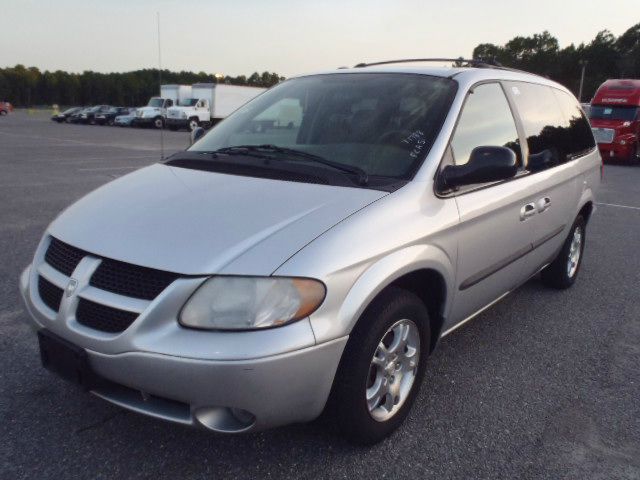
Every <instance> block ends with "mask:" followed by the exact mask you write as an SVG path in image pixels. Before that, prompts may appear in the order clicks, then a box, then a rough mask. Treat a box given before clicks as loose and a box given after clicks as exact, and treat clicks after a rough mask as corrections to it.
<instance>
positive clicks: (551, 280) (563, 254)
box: [541, 215, 587, 290]
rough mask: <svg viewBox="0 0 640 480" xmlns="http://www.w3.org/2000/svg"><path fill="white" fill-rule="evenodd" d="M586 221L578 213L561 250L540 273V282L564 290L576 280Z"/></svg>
mask: <svg viewBox="0 0 640 480" xmlns="http://www.w3.org/2000/svg"><path fill="white" fill-rule="evenodd" d="M586 227H587V223H586V221H585V219H584V217H582V215H578V217H577V218H576V220H575V222H573V226H572V227H571V231H570V232H569V236H568V237H567V239H566V240H565V242H564V245H563V246H562V250H560V253H559V254H558V256H557V257H556V258H555V260H554V261H553V262H551V263H550V264H549V265H548V266H547V267H545V269H544V270H542V273H541V279H542V283H544V284H545V285H547V286H548V287H552V288H557V289H559V290H564V289H566V288H569V287H570V286H571V285H573V283H574V282H575V281H576V278H577V277H578V272H579V271H580V265H582V254H583V252H584V243H585V240H586V233H587V230H586Z"/></svg>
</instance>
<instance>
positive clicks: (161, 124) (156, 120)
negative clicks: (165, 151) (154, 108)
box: [153, 117, 164, 130]
mask: <svg viewBox="0 0 640 480" xmlns="http://www.w3.org/2000/svg"><path fill="white" fill-rule="evenodd" d="M153 126H154V127H155V128H157V129H158V130H160V129H161V128H163V127H164V120H163V119H162V117H156V118H154V119H153Z"/></svg>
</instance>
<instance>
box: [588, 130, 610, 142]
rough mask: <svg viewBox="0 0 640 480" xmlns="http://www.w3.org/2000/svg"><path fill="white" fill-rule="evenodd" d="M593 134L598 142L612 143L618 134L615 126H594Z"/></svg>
mask: <svg viewBox="0 0 640 480" xmlns="http://www.w3.org/2000/svg"><path fill="white" fill-rule="evenodd" d="M591 130H593V136H594V137H595V139H596V142H598V143H611V142H613V139H614V137H615V136H616V131H615V130H614V129H613V128H596V127H594V128H592V129H591Z"/></svg>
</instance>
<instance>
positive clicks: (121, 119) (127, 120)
mask: <svg viewBox="0 0 640 480" xmlns="http://www.w3.org/2000/svg"><path fill="white" fill-rule="evenodd" d="M136 112H137V109H136V108H131V109H130V110H129V112H128V113H126V114H124V115H118V116H117V117H116V118H115V120H114V121H113V124H114V125H116V126H118V127H130V126H131V122H133V119H134V118H136Z"/></svg>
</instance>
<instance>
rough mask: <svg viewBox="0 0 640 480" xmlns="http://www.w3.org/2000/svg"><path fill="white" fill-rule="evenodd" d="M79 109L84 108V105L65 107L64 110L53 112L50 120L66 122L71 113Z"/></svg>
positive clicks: (77, 111)
mask: <svg viewBox="0 0 640 480" xmlns="http://www.w3.org/2000/svg"><path fill="white" fill-rule="evenodd" d="M81 110H84V107H71V108H68V109H66V110H65V111H64V112H59V113H55V114H53V115H52V116H51V120H53V121H54V122H58V123H63V122H66V121H67V119H68V118H69V117H71V115H73V114H75V113H79V112H80V111H81Z"/></svg>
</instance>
